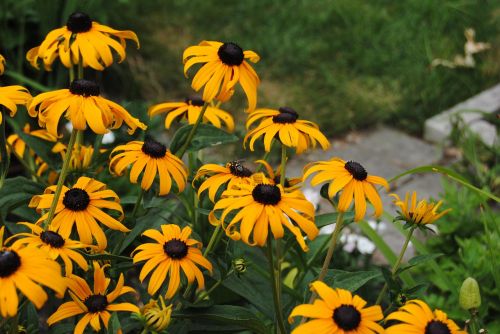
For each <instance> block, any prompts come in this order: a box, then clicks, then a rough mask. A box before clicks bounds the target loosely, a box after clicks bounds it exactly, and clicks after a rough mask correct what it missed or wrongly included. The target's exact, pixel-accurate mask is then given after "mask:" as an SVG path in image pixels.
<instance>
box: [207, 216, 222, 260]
mask: <svg viewBox="0 0 500 334" xmlns="http://www.w3.org/2000/svg"><path fill="white" fill-rule="evenodd" d="M221 229H222V224H219V225H217V227H216V228H215V230H214V231H213V233H212V236H211V237H210V241H209V242H208V246H207V248H205V251H204V252H203V257H206V256H207V255H208V254H209V253H210V252H211V251H212V250H213V249H214V248H215V245H216V243H217V240H219V232H220V230H221Z"/></svg>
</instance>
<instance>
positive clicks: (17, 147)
mask: <svg viewBox="0 0 500 334" xmlns="http://www.w3.org/2000/svg"><path fill="white" fill-rule="evenodd" d="M23 132H24V133H26V134H28V135H30V136H34V137H38V138H40V139H43V140H46V141H49V142H56V141H57V137H56V136H54V135H52V134H50V133H49V132H47V130H45V129H38V130H33V131H31V129H30V124H29V123H26V125H24V128H23ZM7 143H9V145H10V146H11V147H12V149H13V150H14V152H15V153H16V154H17V155H18V156H19V157H21V158H22V157H23V156H24V152H25V151H26V143H25V142H24V140H22V139H21V137H19V135H18V134H15V133H14V134H11V135H10V136H9V137H7ZM29 152H30V154H31V155H33V156H34V155H35V152H34V151H33V150H31V149H30V151H29Z"/></svg>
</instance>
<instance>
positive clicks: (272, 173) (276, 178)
mask: <svg viewBox="0 0 500 334" xmlns="http://www.w3.org/2000/svg"><path fill="white" fill-rule="evenodd" d="M255 162H256V163H258V164H261V165H262V166H263V167H264V169H265V170H266V176H267V178H268V179H270V180H272V181H273V182H274V184H280V181H281V165H280V166H278V168H276V170H274V169H273V167H271V165H270V164H269V163H268V162H267V161H265V160H257V161H255ZM301 182H302V178H301V177H294V178H290V179H289V178H285V185H284V186H285V188H289V187H294V186H296V185H298V184H299V183H301Z"/></svg>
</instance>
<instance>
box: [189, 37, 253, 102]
mask: <svg viewBox="0 0 500 334" xmlns="http://www.w3.org/2000/svg"><path fill="white" fill-rule="evenodd" d="M182 58H183V60H184V75H186V76H187V71H188V70H189V68H191V66H193V65H194V64H200V63H201V64H204V65H203V66H202V67H201V68H200V69H199V70H198V72H196V75H195V76H194V78H193V81H192V83H191V87H193V89H194V90H195V91H199V90H200V89H201V88H202V87H203V86H205V89H204V90H203V100H204V101H209V102H210V101H212V100H213V99H214V98H217V99H218V100H219V101H222V102H224V101H227V100H228V99H229V98H231V96H232V93H233V91H234V87H235V85H236V84H237V83H238V82H239V83H240V85H241V87H242V88H243V91H244V92H245V94H246V96H247V99H248V111H252V110H254V109H255V107H256V105H257V86H258V85H259V83H260V80H259V77H258V76H257V73H255V70H254V69H253V68H252V66H250V65H249V64H248V62H247V61H246V59H247V60H249V61H251V62H252V63H256V62H258V61H259V60H260V57H259V56H258V55H257V54H256V53H255V52H253V51H249V50H247V51H243V49H242V48H241V47H240V46H239V45H237V44H235V43H232V42H227V43H221V42H215V41H203V42H201V43H200V44H199V45H196V46H190V47H188V48H187V49H186V50H185V51H184V54H183V56H182Z"/></svg>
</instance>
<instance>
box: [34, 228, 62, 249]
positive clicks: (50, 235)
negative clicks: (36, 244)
mask: <svg viewBox="0 0 500 334" xmlns="http://www.w3.org/2000/svg"><path fill="white" fill-rule="evenodd" d="M40 239H41V240H42V241H43V242H44V243H46V244H47V245H50V246H52V247H54V248H61V247H62V246H64V239H63V238H62V237H61V236H60V235H59V233H57V232H54V231H43V232H42V233H40Z"/></svg>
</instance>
